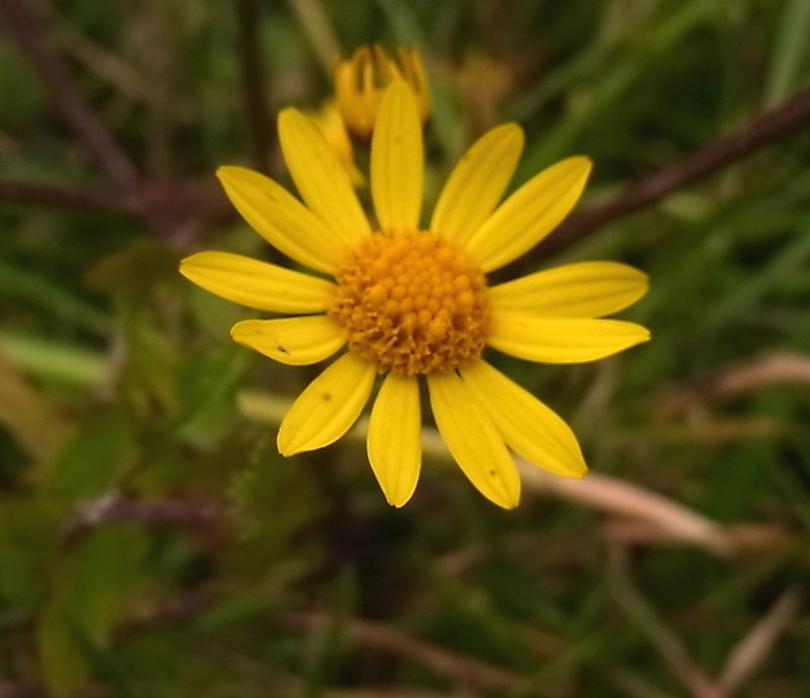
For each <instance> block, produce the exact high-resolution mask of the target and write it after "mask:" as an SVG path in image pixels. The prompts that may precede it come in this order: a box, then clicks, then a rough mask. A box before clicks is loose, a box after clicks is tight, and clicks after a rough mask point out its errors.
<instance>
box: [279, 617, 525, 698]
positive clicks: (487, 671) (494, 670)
mask: <svg viewBox="0 0 810 698" xmlns="http://www.w3.org/2000/svg"><path fill="white" fill-rule="evenodd" d="M284 620H285V621H286V622H287V623H288V624H289V625H291V626H294V627H297V628H299V629H303V630H308V631H313V630H326V629H328V628H333V627H337V628H340V629H342V630H343V631H344V632H345V633H346V634H347V636H348V637H350V638H351V639H353V640H355V641H356V642H359V643H360V644H362V645H364V646H367V647H369V648H373V649H374V650H377V651H385V652H392V653H394V654H398V655H402V656H407V657H409V658H410V659H411V660H413V661H415V662H418V663H420V664H423V665H425V666H427V667H430V669H432V670H433V671H435V672H436V673H438V674H440V675H442V676H444V677H445V678H446V679H448V680H451V681H453V682H455V683H462V684H466V685H470V686H475V687H477V688H480V689H484V690H488V691H512V690H516V689H518V688H519V687H520V686H521V685H523V683H524V679H523V678H522V677H520V676H518V675H516V674H514V673H512V672H509V671H506V670H505V669H501V668H499V667H496V666H493V665H491V664H488V663H486V662H483V661H480V660H476V659H470V658H469V657H463V656H461V655H458V654H455V653H453V652H449V651H448V650H446V649H444V648H443V647H439V646H438V645H434V644H432V643H430V642H425V641H424V640H420V639H419V638H416V637H414V636H412V635H409V634H407V633H405V632H403V631H401V630H397V629H396V628H392V627H391V626H389V625H385V624H383V623H377V622H374V621H369V620H360V619H357V618H347V619H344V618H339V617H335V616H333V615H330V614H327V613H319V612H316V611H298V612H292V613H287V614H285V616H284Z"/></svg>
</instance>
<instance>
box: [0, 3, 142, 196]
mask: <svg viewBox="0 0 810 698" xmlns="http://www.w3.org/2000/svg"><path fill="white" fill-rule="evenodd" d="M0 17H2V19H3V21H4V23H5V25H6V29H7V32H8V34H9V35H10V36H11V38H12V39H13V40H14V42H15V43H16V44H17V45H18V47H19V48H20V50H21V51H22V53H23V54H24V55H25V56H26V57H27V58H28V60H29V61H30V62H31V65H32V66H33V67H34V68H35V70H36V72H37V73H38V74H39V76H40V78H41V79H42V82H43V84H44V85H45V87H46V88H47V90H48V92H50V94H51V98H52V99H53V101H54V103H55V104H56V106H57V108H58V109H59V111H60V113H61V114H62V116H63V117H64V118H65V121H67V122H68V124H69V125H70V126H71V128H72V129H73V130H74V131H75V132H76V134H77V136H78V137H79V138H80V139H81V141H82V142H83V143H84V145H85V147H86V148H87V150H88V152H89V153H90V154H91V155H92V156H93V157H94V158H95V159H96V160H97V161H98V163H99V164H100V165H101V167H103V168H104V170H105V171H106V172H107V174H108V175H109V176H110V178H111V179H112V180H113V181H114V182H115V183H116V184H118V185H119V186H120V187H122V188H130V187H132V186H134V185H136V184H137V183H138V179H139V178H138V172H137V170H136V169H135V166H134V165H133V164H132V162H131V160H130V159H129V157H127V155H126V153H125V152H124V151H123V150H122V149H121V148H120V147H119V146H118V144H117V143H116V142H115V140H114V139H113V137H112V135H110V132H109V131H108V130H107V128H106V126H105V125H104V124H103V123H102V121H101V120H100V119H99V118H98V117H97V116H96V114H95V112H93V110H92V109H91V108H90V107H89V106H88V105H87V104H86V103H85V101H84V100H83V99H82V98H81V97H80V96H79V94H78V92H76V91H75V90H74V89H73V86H72V83H71V81H70V79H69V78H68V74H67V71H66V70H65V68H64V66H63V64H62V62H61V61H60V60H59V58H58V56H57V55H56V53H54V51H53V50H52V49H51V47H50V46H49V44H48V42H47V40H46V38H45V36H46V34H45V28H44V27H43V26H42V22H41V21H40V19H39V18H38V17H37V16H36V14H35V13H34V12H33V10H32V8H31V7H30V6H29V3H28V0H3V1H2V2H0Z"/></svg>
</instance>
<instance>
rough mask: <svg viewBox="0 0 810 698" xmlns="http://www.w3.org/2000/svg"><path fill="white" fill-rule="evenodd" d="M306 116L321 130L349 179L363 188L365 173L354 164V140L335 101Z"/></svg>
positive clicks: (326, 103) (307, 113)
mask: <svg viewBox="0 0 810 698" xmlns="http://www.w3.org/2000/svg"><path fill="white" fill-rule="evenodd" d="M305 113H306V115H307V116H308V117H309V118H310V119H312V121H314V122H315V125H316V126H317V127H318V128H319V129H320V130H321V133H323V135H324V138H326V142H327V143H328V144H329V147H331V148H332V150H334V151H335V153H336V154H337V156H338V159H339V160H340V162H341V163H343V167H345V168H346V171H347V172H348V173H349V178H350V179H351V180H352V184H353V185H354V186H356V187H359V186H361V185H362V184H363V183H364V182H365V177H363V173H362V172H360V170H358V169H357V165H356V164H355V162H354V147H353V146H352V140H351V138H349V133H348V131H346V124H345V123H343V118H342V117H341V115H340V111H339V110H338V108H337V104H336V103H335V102H334V101H328V102H324V103H323V104H322V105H321V107H320V109H318V110H317V111H312V112H310V111H307V112H305Z"/></svg>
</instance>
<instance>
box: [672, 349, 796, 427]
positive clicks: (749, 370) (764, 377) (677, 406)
mask: <svg viewBox="0 0 810 698" xmlns="http://www.w3.org/2000/svg"><path fill="white" fill-rule="evenodd" d="M781 383H787V384H791V383H792V384H799V385H810V355H808V354H799V353H796V352H786V351H779V352H772V353H768V354H763V355H762V356H757V357H755V358H753V359H747V360H745V361H741V362H739V363H736V364H734V365H732V366H729V367H727V368H724V369H722V370H720V371H718V372H717V373H715V374H714V375H709V376H704V377H703V378H701V380H700V381H699V383H696V384H695V385H693V386H687V387H677V388H670V389H669V390H667V391H666V393H665V394H664V397H663V400H662V403H663V408H664V410H665V411H666V412H667V413H670V414H679V413H682V412H685V411H687V410H688V408H689V407H691V406H694V405H695V404H698V403H701V402H703V401H705V400H715V399H730V398H735V397H739V396H741V395H747V394H749V393H753V392H756V391H758V390H762V389H764V388H768V387H770V386H772V385H777V384H781Z"/></svg>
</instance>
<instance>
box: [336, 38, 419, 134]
mask: <svg viewBox="0 0 810 698" xmlns="http://www.w3.org/2000/svg"><path fill="white" fill-rule="evenodd" d="M332 78H333V82H334V84H335V101H336V102H337V106H338V109H339V110H340V114H341V116H342V117H343V121H344V122H345V123H346V126H347V128H348V129H349V130H350V131H351V132H352V133H353V134H354V135H355V136H357V137H358V138H359V139H361V140H364V141H368V139H369V138H370V137H371V132H372V131H373V129H374V123H375V121H376V119H377V111H378V109H379V107H380V102H381V101H382V98H383V94H384V93H385V90H386V88H387V87H388V86H389V85H390V84H391V83H392V82H394V81H395V80H403V81H404V82H406V83H407V84H408V85H409V86H410V88H411V89H412V90H413V91H414V94H415V95H416V101H417V104H418V105H419V115H420V118H421V119H422V121H423V122H424V121H426V120H427V118H428V116H430V109H431V104H430V88H429V86H428V81H427V74H426V73H425V66H424V64H423V63H422V57H421V56H420V55H419V52H418V51H417V50H416V49H412V48H400V49H399V50H398V51H397V55H396V58H391V57H390V56H389V55H388V54H387V53H386V52H385V50H384V49H383V48H382V47H381V46H361V47H360V48H358V49H357V50H356V51H355V52H354V54H353V55H352V57H351V58H349V59H348V60H338V61H336V62H335V65H334V67H333V68H332Z"/></svg>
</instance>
